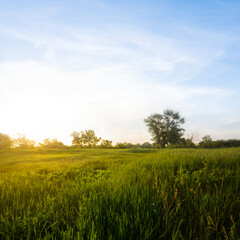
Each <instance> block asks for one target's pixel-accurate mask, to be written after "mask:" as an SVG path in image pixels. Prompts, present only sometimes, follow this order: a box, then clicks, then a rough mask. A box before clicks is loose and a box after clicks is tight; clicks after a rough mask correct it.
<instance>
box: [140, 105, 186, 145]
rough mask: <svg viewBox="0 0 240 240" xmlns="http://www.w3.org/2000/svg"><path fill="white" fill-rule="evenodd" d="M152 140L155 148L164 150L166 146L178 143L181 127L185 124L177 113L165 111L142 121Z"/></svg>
mask: <svg viewBox="0 0 240 240" xmlns="http://www.w3.org/2000/svg"><path fill="white" fill-rule="evenodd" d="M144 122H145V124H146V126H147V127H148V131H149V132H150V133H151V135H152V140H153V141H154V143H155V144H156V145H157V146H161V147H162V148H165V147H166V146H167V145H168V144H176V143H178V142H179V141H180V139H181V137H182V135H183V132H184V129H183V128H181V125H182V124H183V123H184V122H185V120H184V118H182V117H181V116H180V115H179V113H178V112H174V111H173V110H169V109H166V110H165V111H164V112H163V114H157V113H156V114H152V115H151V116H149V117H148V118H147V119H144Z"/></svg>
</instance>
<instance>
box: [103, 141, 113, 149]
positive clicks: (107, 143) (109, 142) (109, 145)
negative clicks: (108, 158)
mask: <svg viewBox="0 0 240 240" xmlns="http://www.w3.org/2000/svg"><path fill="white" fill-rule="evenodd" d="M100 147H101V148H112V141H110V140H102V141H101V144H100Z"/></svg>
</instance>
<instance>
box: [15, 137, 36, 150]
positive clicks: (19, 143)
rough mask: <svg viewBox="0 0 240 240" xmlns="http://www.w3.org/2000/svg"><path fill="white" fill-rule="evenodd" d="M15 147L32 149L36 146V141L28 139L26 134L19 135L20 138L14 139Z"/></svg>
mask: <svg viewBox="0 0 240 240" xmlns="http://www.w3.org/2000/svg"><path fill="white" fill-rule="evenodd" d="M14 145H15V147H17V148H22V149H32V148H34V146H35V141H33V140H30V139H28V138H26V136H25V134H18V138H16V139H14Z"/></svg>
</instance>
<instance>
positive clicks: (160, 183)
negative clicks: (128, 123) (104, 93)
mask: <svg viewBox="0 0 240 240" xmlns="http://www.w3.org/2000/svg"><path fill="white" fill-rule="evenodd" d="M0 239H240V149H239V148H232V149H218V150H190V149H186V150H180V149H178V150H176V149H172V150H171V149H164V150H140V149H139V150H137V149H136V150H134V149H132V150H130V149H129V150H116V149H113V150H25V151H24V150H21V151H20V150H12V151H1V152H0Z"/></svg>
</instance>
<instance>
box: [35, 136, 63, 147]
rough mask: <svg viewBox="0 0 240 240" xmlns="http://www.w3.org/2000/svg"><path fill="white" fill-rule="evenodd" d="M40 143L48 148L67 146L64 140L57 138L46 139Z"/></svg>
mask: <svg viewBox="0 0 240 240" xmlns="http://www.w3.org/2000/svg"><path fill="white" fill-rule="evenodd" d="M39 145H40V146H41V147H42V148H47V149H63V148H67V146H66V145H64V144H63V143H62V142H60V141H58V140H57V139H52V140H51V139H50V138H47V139H44V140H43V143H39Z"/></svg>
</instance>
